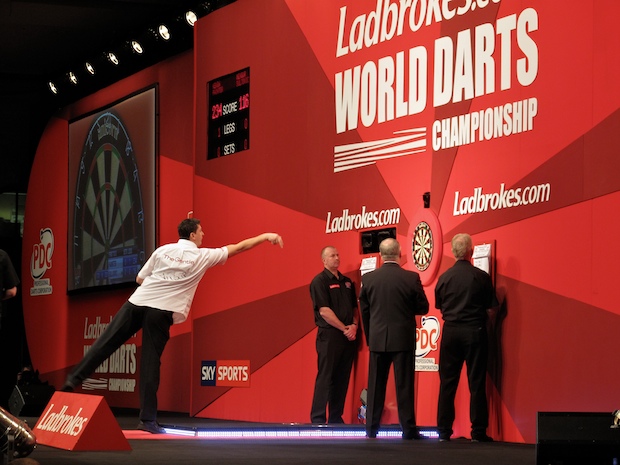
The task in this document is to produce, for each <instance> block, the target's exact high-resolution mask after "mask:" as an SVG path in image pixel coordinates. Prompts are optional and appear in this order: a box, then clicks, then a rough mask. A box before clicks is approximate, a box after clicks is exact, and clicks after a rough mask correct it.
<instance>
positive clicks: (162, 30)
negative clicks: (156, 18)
mask: <svg viewBox="0 0 620 465" xmlns="http://www.w3.org/2000/svg"><path fill="white" fill-rule="evenodd" d="M157 30H158V32H159V35H160V36H161V38H162V39H164V40H170V31H169V30H168V28H167V27H166V25H165V24H160V25H159V28H157Z"/></svg>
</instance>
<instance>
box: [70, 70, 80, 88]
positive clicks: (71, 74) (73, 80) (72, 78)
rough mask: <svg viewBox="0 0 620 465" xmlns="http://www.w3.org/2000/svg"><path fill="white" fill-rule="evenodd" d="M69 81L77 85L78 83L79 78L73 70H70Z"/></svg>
mask: <svg viewBox="0 0 620 465" xmlns="http://www.w3.org/2000/svg"><path fill="white" fill-rule="evenodd" d="M69 82H71V84H74V85H77V83H78V78H77V76H76V75H75V73H74V72H73V71H69Z"/></svg>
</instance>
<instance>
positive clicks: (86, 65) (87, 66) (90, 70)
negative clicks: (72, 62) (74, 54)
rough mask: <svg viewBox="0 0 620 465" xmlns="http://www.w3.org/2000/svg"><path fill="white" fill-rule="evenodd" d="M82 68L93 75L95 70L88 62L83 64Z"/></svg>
mask: <svg viewBox="0 0 620 465" xmlns="http://www.w3.org/2000/svg"><path fill="white" fill-rule="evenodd" d="M84 67H85V68H86V71H88V72H89V73H90V74H93V75H94V74H95V68H94V67H93V65H91V64H90V63H89V62H88V61H87V62H86V63H85V64H84Z"/></svg>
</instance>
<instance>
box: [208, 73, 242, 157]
mask: <svg viewBox="0 0 620 465" xmlns="http://www.w3.org/2000/svg"><path fill="white" fill-rule="evenodd" d="M208 86H209V88H208V92H209V112H210V114H209V128H208V131H207V137H208V140H207V160H212V159H214V158H220V157H224V156H227V155H232V154H233V153H237V152H241V151H242V150H247V149H249V148H250V68H245V69H242V70H240V71H237V72H235V73H231V74H227V75H226V76H222V77H220V78H218V79H214V80H213V81H210V82H209V84H208Z"/></svg>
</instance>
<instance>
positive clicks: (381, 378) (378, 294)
mask: <svg viewBox="0 0 620 465" xmlns="http://www.w3.org/2000/svg"><path fill="white" fill-rule="evenodd" d="M379 252H380V253H381V260H382V261H383V265H382V266H381V267H380V268H379V269H377V270H375V271H371V272H370V273H366V274H365V275H364V276H362V289H361V292H360V310H361V314H362V322H363V324H364V332H365V334H366V342H367V343H368V347H369V349H370V362H369V368H368V407H367V411H366V435H367V436H368V437H369V438H374V437H376V436H377V431H378V430H379V423H380V421H381V414H382V413H383V405H384V403H385V391H386V385H387V380H388V374H389V371H390V366H391V365H392V364H394V379H395V381H396V401H397V404H398V419H399V421H400V424H401V427H402V430H403V439H420V438H421V436H420V433H419V432H418V429H417V426H416V420H415V407H414V392H413V387H414V375H415V373H414V363H415V345H416V338H415V335H416V321H415V316H416V315H425V314H427V313H428V299H427V298H426V294H425V293H424V289H423V288H422V282H421V281H420V275H419V274H418V273H415V272H413V271H407V270H404V269H402V268H401V266H400V255H401V254H400V244H399V243H398V241H396V240H395V239H392V238H390V239H385V240H384V241H382V242H381V244H380V245H379Z"/></svg>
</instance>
